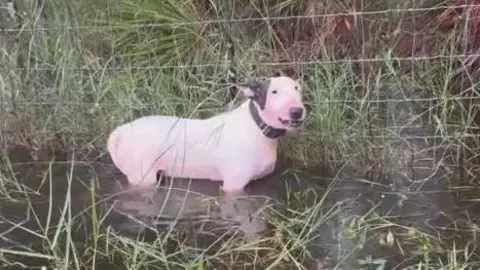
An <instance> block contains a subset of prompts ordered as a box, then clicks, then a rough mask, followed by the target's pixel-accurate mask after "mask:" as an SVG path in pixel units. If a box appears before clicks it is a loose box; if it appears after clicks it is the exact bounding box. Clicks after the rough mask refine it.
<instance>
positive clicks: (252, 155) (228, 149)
mask: <svg viewBox="0 0 480 270" xmlns="http://www.w3.org/2000/svg"><path fill="white" fill-rule="evenodd" d="M237 87H238V88H239V89H240V90H241V91H242V92H243V93H244V94H245V95H246V96H247V97H248V99H247V100H246V101H245V102H243V103H242V104H241V105H240V106H239V107H237V108H236V109H234V110H232V111H229V112H225V113H222V114H219V115H216V116H213V117H211V118H208V119H187V118H179V117H174V116H146V117H141V118H139V119H137V120H134V121H132V122H130V123H127V124H124V125H122V126H119V127H117V128H116V129H115V130H113V131H112V133H111V134H110V136H109V138H108V143H107V144H108V151H109V153H110V156H111V158H112V160H113V162H114V163H115V165H116V166H117V167H118V168H119V169H120V171H122V172H123V173H124V174H125V175H126V176H127V178H128V181H129V183H130V184H131V185H154V184H155V183H156V180H157V172H160V171H161V172H162V173H163V175H165V176H170V177H180V178H197V179H210V180H213V181H221V182H223V185H222V190H223V192H224V193H227V194H233V193H237V192H243V189H244V187H245V186H246V185H247V184H248V183H249V182H250V181H251V180H256V179H259V178H261V177H263V176H265V175H267V174H270V173H271V172H272V171H273V169H274V167H275V163H276V160H277V139H278V138H279V137H281V136H283V135H284V134H285V133H286V132H287V131H289V130H294V129H297V128H299V127H300V126H301V124H302V123H303V120H304V118H305V114H306V113H305V108H304V105H303V103H302V95H301V89H300V85H299V83H298V82H297V81H296V80H293V79H291V78H289V77H285V76H280V77H273V78H270V79H267V80H265V81H262V82H254V83H248V84H241V85H238V86H237Z"/></svg>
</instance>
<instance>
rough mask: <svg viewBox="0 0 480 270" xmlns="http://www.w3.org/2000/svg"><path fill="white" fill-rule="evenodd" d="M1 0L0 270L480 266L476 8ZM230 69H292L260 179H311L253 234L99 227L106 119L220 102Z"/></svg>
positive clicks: (259, 72)
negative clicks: (276, 149) (294, 102)
mask: <svg viewBox="0 0 480 270" xmlns="http://www.w3.org/2000/svg"><path fill="white" fill-rule="evenodd" d="M7 2H9V1H0V5H2V7H5V8H2V9H0V15H1V18H0V23H1V25H2V29H3V30H0V33H1V37H2V39H1V42H0V48H1V50H0V64H1V70H2V71H1V73H0V102H1V103H0V115H2V117H1V118H0V142H1V143H2V152H1V158H0V160H1V162H0V198H1V203H0V211H1V212H0V213H1V215H0V216H1V217H2V222H1V225H0V226H1V233H0V243H1V244H0V245H1V246H0V258H1V259H0V261H1V262H2V265H1V266H2V269H3V268H4V267H11V269H14V268H15V267H20V266H22V265H23V266H35V267H40V266H48V267H51V268H48V269H53V268H54V267H57V268H58V269H85V268H88V269H90V268H91V269H479V268H480V251H479V250H478V248H479V246H478V245H479V240H478V237H479V236H480V230H479V225H480V211H479V210H478V209H476V208H478V207H479V206H478V200H479V198H480V182H479V176H478V175H480V174H479V168H480V167H479V166H480V159H479V143H480V141H479V138H478V136H479V132H478V131H479V124H480V117H479V114H478V109H479V106H478V104H479V103H478V102H479V99H480V97H479V94H478V84H477V81H478V80H479V79H480V78H479V76H480V73H479V72H478V64H479V56H480V55H479V53H478V52H479V50H480V43H479V39H478V36H479V35H480V28H479V27H480V20H479V18H480V3H477V2H478V1H474V0H450V1H442V2H441V3H438V1H383V0H382V1H380V0H368V1H365V0H364V1H356V0H341V1H330V0H322V1H315V0H296V1H293V0H263V1H258V0H245V1H233V0H221V1H218V0H212V1H206V0H186V1H174V0H161V1H158V0H109V1H107V0H102V1H98V0H81V1H61V0H44V1H22V0H16V1H13V2H14V3H15V5H10V4H9V3H7ZM230 43H231V44H233V47H234V49H235V54H234V55H230V54H229V50H228V46H229V44H230ZM230 69H234V70H235V71H236V76H237V77H238V78H239V79H244V80H253V79H257V78H263V77H266V76H272V75H273V74H287V75H290V76H293V77H296V78H300V79H301V80H302V82H303V85H304V90H303V91H304V93H305V100H306V103H307V104H306V105H307V108H308V117H307V118H308V119H307V123H306V126H305V128H304V130H302V132H300V134H298V135H296V136H290V137H287V138H285V139H284V140H282V142H281V148H280V153H279V154H280V157H279V159H280V161H281V162H280V163H281V165H280V166H279V167H280V169H279V170H280V172H279V173H278V175H277V176H278V178H279V179H277V180H276V181H277V182H278V183H279V184H278V185H279V186H282V188H284V187H283V186H284V185H287V186H288V183H289V182H297V181H299V182H301V181H306V182H308V183H309V184H308V188H307V187H302V188H296V189H295V188H293V189H292V190H290V189H289V188H285V189H286V190H287V191H288V192H287V195H285V196H284V197H285V198H282V199H277V200H276V203H274V204H273V205H270V206H269V207H268V209H267V211H266V212H267V213H268V214H267V215H266V220H267V225H268V228H269V229H268V232H267V235H266V236H265V237H263V238H261V239H256V240H248V239H244V238H242V237H239V236H237V235H231V231H229V232H228V233H221V234H220V235H218V234H217V235H216V236H215V241H213V243H211V242H209V241H211V240H208V241H206V242H208V243H210V244H206V245H200V244H198V241H200V240H198V239H194V240H192V239H191V237H187V236H186V235H188V233H187V232H186V231H188V230H184V229H182V228H181V226H179V227H177V226H171V227H168V228H167V229H162V230H160V229H158V230H153V229H152V230H151V231H150V234H149V235H147V234H146V233H144V234H142V236H138V235H133V236H132V235H128V236H125V234H122V233H121V232H119V231H118V230H114V229H112V227H109V226H106V224H107V223H108V222H110V223H111V224H115V223H118V222H117V221H115V220H114V221H111V220H109V218H108V214H109V213H110V209H105V208H104V207H103V205H102V203H103V199H102V198H101V197H99V196H97V195H98V194H97V193H98V191H99V190H100V189H102V188H101V187H102V186H105V185H108V179H109V178H112V177H111V175H110V176H105V175H109V174H108V172H109V171H111V170H112V168H111V162H110V161H109V160H108V154H106V153H105V139H106V136H107V135H108V132H109V131H110V130H111V129H112V127H114V126H116V125H118V124H121V123H124V122H126V121H129V120H131V119H133V118H135V117H138V116H141V115H146V114H175V115H179V116H185V117H208V116H211V115H213V114H215V113H218V112H220V111H223V110H226V108H227V104H228V102H229V101H230V100H229V96H230V95H229V92H228V88H229V84H228V82H227V81H226V77H227V75H228V72H229V70H230ZM107 171H108V172H107ZM280 179H282V180H280ZM283 179H285V180H283ZM306 179H308V180H306ZM279 189H280V187H279ZM475 207H476V208H475ZM198 230H199V229H198ZM207 231H208V230H207ZM207 238H208V237H207Z"/></svg>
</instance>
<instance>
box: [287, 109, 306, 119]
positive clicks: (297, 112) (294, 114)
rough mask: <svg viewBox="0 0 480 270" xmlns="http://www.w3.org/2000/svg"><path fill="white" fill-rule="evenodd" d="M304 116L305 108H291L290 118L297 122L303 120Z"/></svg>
mask: <svg viewBox="0 0 480 270" xmlns="http://www.w3.org/2000/svg"><path fill="white" fill-rule="evenodd" d="M302 115H303V108H299V107H294V108H290V118H292V119H295V120H297V119H300V118H302Z"/></svg>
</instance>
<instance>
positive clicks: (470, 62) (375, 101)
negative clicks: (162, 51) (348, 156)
mask: <svg viewBox="0 0 480 270" xmlns="http://www.w3.org/2000/svg"><path fill="white" fill-rule="evenodd" d="M477 9H480V5H474V4H466V5H449V6H436V7H423V8H417V7H416V8H403V9H386V10H373V11H352V12H337V13H327V14H309V15H291V16H271V17H258V18H229V19H207V20H202V21H191V22H187V21H185V22H175V23H143V22H140V23H128V24H122V25H120V24H113V25H112V24H110V25H67V24H66V25H61V26H57V25H55V26H43V25H39V26H37V27H29V26H23V27H16V28H5V29H1V30H0V35H2V34H3V35H12V34H14V35H18V34H21V33H31V34H32V35H33V34H35V33H37V32H60V31H91V32H96V31H107V32H108V31H114V30H121V29H136V28H137V29H139V30H140V29H142V28H148V27H157V28H161V27H169V28H175V27H180V26H188V25H201V26H205V25H215V24H234V23H247V22H272V21H289V20H318V19H326V18H338V17H340V18H345V17H346V16H347V17H348V18H353V20H355V18H357V17H365V16H375V15H389V14H394V13H396V14H407V13H411V14H415V13H425V12H442V11H447V10H452V11H453V10H457V11H458V10H469V12H466V13H465V14H463V15H462V16H463V17H462V20H463V22H464V23H475V22H476V21H477V20H478V18H477V17H476V16H475V14H473V11H474V10H477ZM472 14H473V15H472ZM419 16H421V14H420V15H419ZM34 41H35V40H34V39H32V41H31V42H34ZM412 46H414V44H412ZM479 57H480V54H479V53H478V51H476V50H470V52H468V53H451V54H442V53H436V52H435V53H433V54H432V55H415V56H409V57H399V56H395V55H394V54H393V52H392V51H391V50H390V51H387V52H385V53H382V56H378V57H369V58H366V57H363V56H362V55H358V56H357V57H347V58H343V59H320V60H311V61H261V62H256V63H254V64H255V66H256V67H291V66H322V65H339V64H362V63H381V62H386V61H390V62H415V63H419V62H422V61H425V62H428V61H436V60H455V61H457V64H458V67H457V70H453V71H450V72H449V73H447V74H446V77H448V76H453V74H454V73H459V72H464V71H465V72H466V73H467V75H466V76H465V80H470V81H471V83H470V85H468V86H467V87H465V88H463V89H461V91H460V92H459V93H453V92H452V93H449V95H440V94H438V95H437V96H435V95H434V94H430V96H427V97H425V96H423V97H421V96H418V95H412V96H407V97H404V98H392V97H389V96H388V95H389V94H386V95H384V96H385V97H382V98H380V97H376V98H375V97H373V98H372V96H371V95H365V97H364V98H357V97H348V96H345V97H342V98H338V97H333V98H328V99H327V98H324V99H322V100H321V103H322V104H323V105H328V104H336V105H343V106H350V107H352V108H359V107H361V106H367V105H379V104H403V103H416V104H417V105H418V104H420V103H425V104H424V105H430V106H431V107H432V108H433V107H437V106H446V103H448V102H456V103H457V105H451V106H457V107H461V106H462V105H458V104H460V103H462V102H463V103H462V104H464V103H466V102H468V103H469V104H468V106H469V107H468V108H469V109H468V110H470V111H475V112H474V113H473V114H471V115H468V117H476V116H475V115H474V114H476V110H477V109H478V105H479V104H480V103H478V101H480V95H479V93H478V92H477V89H476V88H477V85H478V83H476V80H475V78H473V77H472V76H473V75H472V76H469V75H471V73H472V72H475V68H476V67H475V66H474V63H475V60H477V59H478V58H479ZM237 64H238V65H241V63H237ZM59 65H60V64H58V65H54V66H52V63H42V62H41V61H39V62H38V61H37V62H32V63H31V64H30V65H29V66H28V67H3V68H0V71H1V72H2V73H3V75H2V76H3V77H4V78H8V77H9V76H11V75H10V74H11V73H15V72H24V71H26V72H29V73H30V72H36V71H38V72H59V71H60V70H62V71H70V72H83V71H85V72H96V71H98V73H99V74H101V73H102V72H105V71H112V72H118V73H120V72H122V71H126V72H129V71H133V70H136V71H157V70H166V69H185V70H190V69H195V68H207V67H213V68H214V67H218V66H219V65H225V61H218V62H208V63H198V64H188V65H149V64H146V65H123V66H114V65H110V64H105V65H104V66H98V67H94V66H91V65H83V66H78V67H77V66H74V67H71V66H59ZM4 81H5V82H6V80H4ZM6 84H8V83H4V84H3V88H4V89H9V88H15V91H16V92H24V93H25V92H38V91H39V89H38V88H39V87H40V86H37V85H33V86H31V87H25V88H17V87H16V86H15V87H13V86H12V87H6V86H5V85H6ZM378 85H381V87H388V83H383V82H380V83H379V84H378ZM352 86H357V85H352ZM395 86H398V85H392V87H395ZM44 90H48V91H49V92H54V91H55V87H50V88H47V87H44ZM413 91H415V90H412V92H413ZM4 92H5V91H4ZM4 96H6V95H5V94H4ZM47 97H48V99H45V98H40V97H35V98H34V99H30V100H13V101H12V100H11V98H3V99H2V100H0V104H1V105H3V106H8V105H11V104H14V105H15V106H45V107H46V106H56V105H61V106H72V107H112V108H114V107H119V106H124V107H132V108H133V107H142V108H145V107H153V108H155V107H157V106H158V104H154V103H152V104H150V103H148V102H143V103H141V104H139V103H132V104H131V105H128V104H125V103H122V104H120V103H118V102H108V101H103V100H101V99H99V101H98V102H95V101H92V99H91V98H90V99H89V101H83V100H79V101H76V100H65V99H62V98H60V97H55V96H51V95H47ZM93 100H95V98H93ZM306 102H307V103H312V102H311V101H306ZM313 105H315V104H313ZM432 108H430V109H428V108H427V109H424V110H423V111H422V112H420V113H415V115H417V116H420V115H421V114H424V113H426V112H428V111H429V110H431V109H432ZM470 113H472V112H470ZM317 117H318V116H317ZM324 121H328V119H327V120H324ZM469 123H472V121H470V122H469ZM400 126H402V127H407V126H408V127H409V128H411V127H412V125H411V124H405V125H386V126H385V127H382V129H383V130H384V131H385V132H386V133H389V132H390V130H391V129H397V128H398V127H400ZM415 127H416V128H421V125H420V126H419V125H415ZM441 127H443V128H445V127H452V128H454V127H459V128H460V129H461V130H468V132H457V133H456V134H452V135H447V134H441V135H422V136H418V135H411V136H407V138H408V139H427V138H429V139H444V140H452V139H458V138H462V137H465V138H476V137H479V136H480V134H478V133H477V131H476V130H477V129H478V127H476V126H472V125H470V124H465V123H461V124H460V123H459V124H458V125H456V124H452V123H441ZM364 130H365V131H371V130H372V129H371V128H369V127H365V129H364ZM359 132H360V131H359ZM316 134H317V135H318V136H341V137H343V138H344V139H346V140H356V139H376V138H399V136H398V135H393V136H392V135H388V134H383V135H378V136H377V135H359V134H342V133H333V132H331V133H324V134H322V133H321V132H316Z"/></svg>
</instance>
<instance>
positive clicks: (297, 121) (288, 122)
mask: <svg viewBox="0 0 480 270" xmlns="http://www.w3.org/2000/svg"><path fill="white" fill-rule="evenodd" d="M278 121H280V123H281V124H282V125H284V126H287V127H291V128H298V127H300V126H301V125H302V123H303V120H300V119H295V120H289V119H283V118H280V117H279V118H278Z"/></svg>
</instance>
